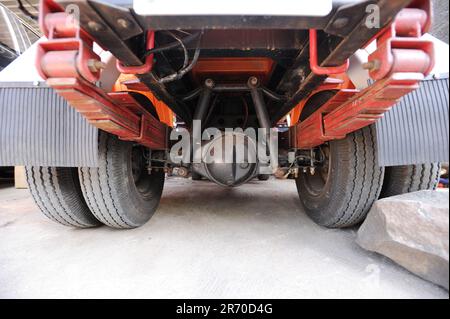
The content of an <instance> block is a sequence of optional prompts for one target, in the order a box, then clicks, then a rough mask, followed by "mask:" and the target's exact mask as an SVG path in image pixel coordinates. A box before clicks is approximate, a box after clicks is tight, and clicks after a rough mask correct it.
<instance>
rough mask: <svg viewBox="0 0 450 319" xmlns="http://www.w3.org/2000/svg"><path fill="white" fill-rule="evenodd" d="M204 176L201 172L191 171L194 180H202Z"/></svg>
mask: <svg viewBox="0 0 450 319" xmlns="http://www.w3.org/2000/svg"><path fill="white" fill-rule="evenodd" d="M202 177H203V176H202V175H201V174H199V173H197V172H192V173H191V179H192V180H193V181H200V180H202Z"/></svg>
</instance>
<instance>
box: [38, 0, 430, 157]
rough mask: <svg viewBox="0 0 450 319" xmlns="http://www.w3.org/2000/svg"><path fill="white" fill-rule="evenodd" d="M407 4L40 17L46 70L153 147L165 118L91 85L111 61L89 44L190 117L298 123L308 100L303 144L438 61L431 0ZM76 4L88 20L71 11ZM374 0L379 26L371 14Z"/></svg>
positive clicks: (226, 123) (368, 110) (50, 8)
mask: <svg viewBox="0 0 450 319" xmlns="http://www.w3.org/2000/svg"><path fill="white" fill-rule="evenodd" d="M410 2H411V1H409V0H404V1H403V0H397V1H383V0H379V1H333V7H332V10H331V12H330V13H329V14H328V15H326V16H251V15H247V16H220V15H213V16H207V15H202V16H195V15H190V16H170V15H169V16H152V15H146V16H141V15H138V14H136V12H134V11H133V9H132V3H131V2H127V1H126V0H125V1H123V0H121V1H87V0H75V1H74V0H54V1H53V0H45V1H42V3H41V6H42V8H41V12H42V14H41V20H40V23H41V28H42V29H43V31H44V33H45V34H46V35H47V36H48V38H49V40H48V41H47V42H44V43H43V44H41V45H40V53H39V55H38V62H37V63H38V69H40V72H41V74H42V76H43V77H44V78H46V79H47V83H48V84H49V85H50V86H52V87H53V88H55V89H56V90H57V92H58V93H59V94H60V95H62V96H63V97H64V98H65V99H66V100H68V102H69V103H70V104H71V105H73V106H75V108H77V109H78V111H80V112H81V113H82V114H83V115H84V116H86V117H87V118H88V120H89V121H90V122H91V123H92V124H94V125H96V126H97V127H99V128H101V129H103V130H106V131H108V132H110V133H113V134H116V135H118V136H119V137H120V138H122V139H128V140H133V141H136V142H138V143H141V144H143V145H145V146H147V147H150V148H164V145H166V146H167V141H163V139H164V136H166V135H165V133H164V130H165V128H164V127H163V126H161V123H159V121H158V120H157V119H156V118H155V117H154V116H152V114H150V113H151V112H149V109H148V108H147V107H146V106H145V105H142V103H140V101H139V99H137V98H136V96H133V95H131V94H130V92H107V91H106V92H105V90H101V89H100V88H99V87H98V86H96V85H95V82H96V81H98V79H99V78H100V74H101V73H102V74H105V73H108V72H109V70H108V69H105V70H103V71H100V70H101V69H102V68H103V67H104V66H99V67H98V68H97V64H96V63H97V62H96V59H97V58H98V57H97V56H96V54H95V53H94V51H92V43H93V42H95V43H97V44H98V45H100V46H101V47H102V48H103V49H104V50H107V51H109V52H110V53H111V54H112V55H113V56H114V57H115V58H116V59H117V68H118V69H119V71H120V72H121V73H122V74H128V75H132V76H133V77H132V78H131V79H130V78H129V77H128V78H127V80H124V81H122V82H121V83H120V85H121V87H122V88H126V90H127V91H138V92H148V93H149V94H151V96H152V97H155V98H156V100H157V101H159V102H158V103H160V105H162V107H167V108H169V109H170V110H171V111H173V112H174V114H175V115H176V120H177V122H178V123H183V124H182V125H185V126H187V127H190V126H191V125H192V120H194V119H197V120H203V121H204V122H207V123H204V124H205V125H206V126H209V125H213V126H215V127H219V128H224V127H243V128H245V127H255V128H256V127H265V128H269V127H273V126H276V125H277V124H280V123H282V121H284V120H285V116H286V115H287V114H289V113H290V112H291V111H292V112H293V113H291V115H293V118H294V121H293V122H292V123H285V124H288V125H289V124H297V122H299V121H298V120H299V119H300V115H299V114H300V112H301V111H302V110H303V108H305V109H308V108H309V110H308V114H309V115H310V116H309V117H308V119H307V120H306V118H305V117H304V116H303V117H302V121H300V122H301V123H300V122H299V124H298V125H293V126H292V129H291V130H290V133H291V134H290V135H291V138H290V140H291V143H290V147H292V148H303V149H305V148H306V149H307V148H311V147H314V146H317V145H320V144H321V143H323V142H326V141H327V140H330V139H335V138H343V137H345V135H346V134H348V133H351V132H352V131H355V130H357V129H359V128H361V127H364V126H366V125H369V124H371V123H373V122H375V121H376V120H377V119H379V118H380V117H381V116H382V114H383V113H384V112H385V111H387V110H388V109H389V108H390V107H391V106H392V105H394V104H395V102H396V101H397V100H398V99H399V98H400V97H401V96H403V95H404V94H406V93H408V92H410V91H411V90H413V89H415V88H417V83H418V81H420V80H421V79H422V78H423V76H424V75H426V74H427V73H428V72H429V71H430V69H431V68H432V65H433V57H432V45H431V44H430V43H426V41H421V40H419V37H420V35H421V34H422V33H423V32H425V31H426V30H427V29H428V27H429V21H430V19H429V11H430V8H429V2H428V1H413V3H412V4H410ZM74 5H76V8H77V9H76V10H77V11H78V12H76V13H77V17H79V26H80V27H81V28H78V25H76V24H74V25H73V26H70V24H69V26H68V25H67V23H66V20H64V19H67V15H68V14H69V13H71V12H72V11H73V8H74ZM374 5H375V6H376V10H375V11H374V12H375V13H376V14H377V15H376V19H377V20H376V24H377V25H376V26H373V25H369V24H368V23H369V22H368V19H369V18H370V14H373V12H372V11H373V10H372V11H370V10H368V8H369V9H370V8H373V6H374ZM408 5H409V7H408V9H405V8H406V7H407V6H408ZM62 10H66V12H65V13H62V12H61V11H62ZM401 10H409V11H408V14H401V13H400V12H403V11H401ZM399 13H400V14H399ZM394 19H397V20H395V21H396V22H394ZM393 22H394V23H393ZM374 40H376V41H377V43H378V48H377V50H376V51H375V52H374V53H372V55H371V57H370V58H371V59H372V60H371V61H368V64H367V66H366V68H367V69H369V71H370V76H371V77H372V79H373V80H376V82H375V83H374V84H373V85H372V87H370V88H368V89H364V90H357V89H355V87H354V86H353V84H352V83H351V81H350V80H349V79H348V77H347V76H346V75H345V71H346V70H347V68H348V64H349V62H348V61H349V58H351V57H352V55H353V54H354V53H355V52H356V51H357V50H358V49H361V48H363V47H364V46H365V45H368V44H369V43H370V42H372V41H374ZM78 52H79V53H80V54H78ZM394 55H395V58H394V59H392V56H394ZM412 61H414V63H412ZM100 64H101V63H100ZM405 75H406V76H405ZM252 81H254V82H252ZM251 83H253V84H251ZM323 91H325V93H326V94H322V93H324V92H323ZM317 93H321V95H320V96H321V98H317V97H318V95H316V94H317ZM313 96H315V99H314V100H313V99H311V101H315V103H314V105H307V103H308V101H309V99H310V98H311V97H313ZM156 100H154V101H156ZM153 104H155V103H153ZM310 104H311V103H310ZM258 109H260V110H262V111H261V112H259V113H258ZM304 114H305V113H304ZM158 138H160V139H161V140H158Z"/></svg>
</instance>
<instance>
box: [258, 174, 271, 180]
mask: <svg viewBox="0 0 450 319" xmlns="http://www.w3.org/2000/svg"><path fill="white" fill-rule="evenodd" d="M269 178H270V175H269V174H258V179H259V180H260V181H267V180H269Z"/></svg>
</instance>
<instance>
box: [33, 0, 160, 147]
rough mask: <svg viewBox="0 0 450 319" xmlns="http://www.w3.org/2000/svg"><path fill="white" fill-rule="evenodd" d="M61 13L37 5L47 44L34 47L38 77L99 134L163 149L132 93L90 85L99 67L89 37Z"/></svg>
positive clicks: (47, 4)
mask: <svg viewBox="0 0 450 319" xmlns="http://www.w3.org/2000/svg"><path fill="white" fill-rule="evenodd" d="M61 10H62V9H61V8H60V7H59V6H57V5H55V3H54V2H53V1H50V0H44V1H41V15H40V26H41V28H42V31H43V32H44V34H45V35H46V36H47V40H46V41H43V42H40V43H39V44H38V52H37V56H36V67H37V69H38V71H39V73H40V75H41V76H42V78H44V79H45V80H46V82H47V84H48V85H49V86H50V87H52V88H53V89H55V90H56V92H57V93H58V94H59V95H60V96H62V97H63V98H64V99H66V100H67V102H68V103H69V104H70V105H71V106H72V107H74V108H75V109H76V110H77V111H78V112H80V113H81V114H82V115H83V116H84V117H85V118H86V119H87V120H88V121H89V123H91V124H92V125H94V126H96V127H98V128H99V129H102V130H104V131H106V132H109V133H111V134H114V135H117V136H118V137H119V138H120V139H123V140H129V141H135V142H137V143H139V144H142V145H144V146H146V147H148V148H151V149H159V150H163V149H167V148H168V140H167V136H168V134H167V131H168V127H167V126H166V125H165V124H163V123H161V122H160V121H159V120H158V119H157V118H155V117H154V116H153V115H152V114H151V113H150V112H149V110H148V109H147V107H146V106H145V105H143V104H141V102H140V101H138V100H137V99H136V98H135V95H134V94H132V93H130V92H105V91H104V90H103V89H101V88H99V87H98V86H97V85H96V82H97V81H98V80H99V78H100V74H101V72H103V70H102V69H103V68H104V66H105V65H104V64H103V63H102V62H101V60H100V57H99V56H98V55H97V54H96V53H95V52H94V50H93V41H92V40H91V39H90V37H89V35H88V34H87V33H85V32H84V31H83V30H82V29H81V28H80V26H79V25H78V23H77V21H76V20H75V19H74V18H73V17H72V16H71V15H70V14H68V13H66V12H60V11H61ZM151 37H152V35H151V34H150V35H149V38H151ZM148 61H152V60H151V56H150V59H149V60H148ZM148 61H147V62H148ZM144 66H145V67H146V68H148V67H149V66H148V65H147V64H145V65H144ZM125 68H126V67H125ZM150 68H151V63H150ZM127 70H128V69H126V70H125V71H127ZM128 71H130V70H128ZM131 71H133V72H136V70H135V69H133V70H131ZM138 71H139V70H138Z"/></svg>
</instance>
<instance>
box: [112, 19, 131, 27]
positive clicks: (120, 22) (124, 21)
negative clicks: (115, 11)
mask: <svg viewBox="0 0 450 319" xmlns="http://www.w3.org/2000/svg"><path fill="white" fill-rule="evenodd" d="M116 22H117V24H118V25H119V27H121V28H122V29H128V28H129V27H131V26H132V25H133V22H131V21H130V20H128V19H125V18H119V19H117V21H116Z"/></svg>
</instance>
